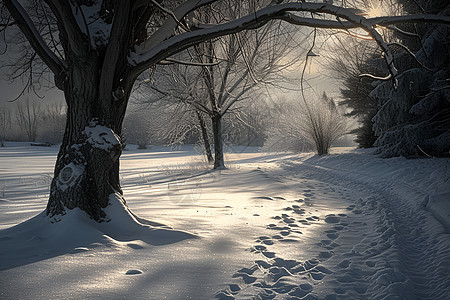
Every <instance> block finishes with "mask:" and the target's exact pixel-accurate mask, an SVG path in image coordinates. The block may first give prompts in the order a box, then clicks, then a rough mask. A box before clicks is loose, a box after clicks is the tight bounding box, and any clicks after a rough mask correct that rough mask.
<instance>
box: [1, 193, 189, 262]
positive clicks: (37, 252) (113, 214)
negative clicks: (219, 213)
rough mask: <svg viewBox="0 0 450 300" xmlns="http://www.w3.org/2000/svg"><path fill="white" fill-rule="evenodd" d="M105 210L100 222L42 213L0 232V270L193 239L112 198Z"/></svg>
mask: <svg viewBox="0 0 450 300" xmlns="http://www.w3.org/2000/svg"><path fill="white" fill-rule="evenodd" d="M105 211H106V213H107V216H108V218H109V219H108V221H106V222H102V223H97V222H96V221H94V220H92V219H90V218H89V217H88V215H87V214H86V213H85V212H83V211H82V210H80V209H78V208H76V209H72V210H67V212H66V214H65V215H64V216H59V217H57V218H55V217H53V218H49V217H48V216H47V215H46V214H45V212H42V213H40V214H39V215H37V216H35V217H33V218H31V219H29V220H27V221H25V222H23V223H21V224H18V225H16V226H13V227H11V228H7V229H3V230H0V241H1V242H2V244H3V246H2V249H1V250H0V255H1V256H2V260H1V261H0V270H7V269H11V268H14V267H17V266H22V265H26V264H29V263H32V262H36V261H41V260H45V259H48V258H51V257H55V256H59V255H63V254H67V253H77V252H84V251H88V250H90V249H92V248H96V247H99V246H108V247H114V246H118V245H120V244H121V243H124V242H130V241H136V240H140V241H142V242H144V243H146V244H149V245H156V246H157V245H165V244H171V243H176V242H179V241H182V240H185V239H188V238H195V236H194V235H192V234H190V233H187V232H183V231H176V230H173V229H171V228H170V227H168V226H165V225H163V224H160V223H156V222H151V221H147V220H144V219H142V218H139V217H137V216H136V215H134V214H133V213H132V212H131V211H130V210H129V209H128V208H127V207H126V206H124V205H123V204H122V203H121V202H120V201H119V199H118V197H116V196H115V195H111V196H110V204H109V206H108V207H107V208H106V209H105Z"/></svg>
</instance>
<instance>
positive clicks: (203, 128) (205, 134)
mask: <svg viewBox="0 0 450 300" xmlns="http://www.w3.org/2000/svg"><path fill="white" fill-rule="evenodd" d="M197 117H198V122H199V124H200V129H201V131H202V139H203V145H204V147H205V153H206V158H207V159H208V162H209V163H210V162H212V161H213V160H214V158H213V156H212V152H211V145H210V144H209V138H208V130H207V129H206V124H205V120H204V119H203V117H202V115H201V114H200V112H198V111H197Z"/></svg>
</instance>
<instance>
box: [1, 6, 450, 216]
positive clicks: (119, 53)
mask: <svg viewBox="0 0 450 300" xmlns="http://www.w3.org/2000/svg"><path fill="white" fill-rule="evenodd" d="M218 1H223V2H226V1H225V0H179V1H165V0H130V1H120V0H71V1H69V0H44V1H38V0H30V1H20V2H19V1H18V0H3V1H2V2H1V3H0V5H1V7H0V12H1V17H2V21H1V22H0V26H1V27H0V30H2V31H3V30H5V28H6V29H7V28H8V27H11V26H18V28H19V29H20V31H21V32H22V33H23V34H24V36H25V37H26V39H27V40H28V42H29V45H30V47H31V48H32V49H33V50H34V51H35V53H36V55H37V56H39V57H40V59H41V60H42V61H43V62H44V64H45V65H46V66H47V67H48V69H49V70H50V71H51V72H52V73H53V74H54V82H55V85H56V87H57V88H59V89H61V90H62V91H63V92H64V96H65V100H66V103H67V109H68V111H67V124H66V129H65V134H64V139H63V143H62V145H61V148H60V152H59V154H58V158H57V162H56V166H55V171H54V178H53V181H52V183H51V192H50V198H49V201H48V205H47V214H48V216H49V217H51V218H57V217H58V216H59V215H63V214H64V213H65V211H66V210H67V209H73V208H75V207H78V208H81V209H82V210H84V211H85V212H86V213H87V214H88V215H89V216H90V217H92V218H93V219H95V220H97V221H102V220H104V219H105V218H106V217H107V216H106V213H105V211H104V210H103V208H105V207H106V206H107V205H108V203H109V202H110V199H111V197H116V198H119V199H121V200H122V201H123V202H124V200H123V197H122V191H121V187H120V182H119V157H120V154H121V151H122V146H121V142H120V138H119V136H120V134H121V130H122V122H123V118H124V115H125V111H126V108H127V104H128V100H129V97H130V94H131V91H132V87H133V84H134V82H135V80H136V78H137V77H138V76H139V74H141V73H142V72H143V71H145V70H147V69H148V68H150V67H152V66H154V65H155V64H157V63H159V62H161V61H162V60H164V59H167V58H169V57H170V56H172V55H174V54H176V53H178V52H180V51H182V50H184V49H186V48H188V47H191V46H193V45H195V44H198V43H200V42H203V41H206V40H209V39H212V38H217V37H219V36H224V35H228V34H232V33H236V32H240V31H243V30H250V29H254V28H257V27H261V26H263V25H264V24H266V23H267V22H268V21H270V20H272V19H281V20H284V21H286V22H290V23H293V24H297V25H302V26H312V27H321V28H340V29H345V30H348V29H351V28H360V29H361V30H363V31H365V32H366V33H367V34H368V35H369V36H370V37H371V38H373V40H374V41H375V42H376V43H377V45H378V46H379V47H380V48H381V50H382V51H383V52H384V58H385V60H386V64H387V68H388V70H389V72H390V76H391V77H392V78H394V80H395V76H396V75H397V71H396V68H395V66H394V62H393V56H392V53H391V51H390V50H389V48H388V46H387V44H386V43H385V42H384V41H383V38H382V35H380V34H379V32H378V26H389V25H393V24H398V23H405V22H423V21H429V22H441V23H450V18H449V17H446V16H436V15H414V16H413V15H409V16H397V17H378V18H366V17H365V16H364V15H361V14H359V13H358V12H355V11H354V10H352V9H348V8H343V7H339V6H335V5H331V4H324V3H312V2H287V1H286V2H285V1H270V2H268V3H267V5H266V6H265V7H263V8H262V9H259V10H255V11H254V12H252V13H251V14H249V15H246V16H243V17H239V18H237V19H234V20H219V22H216V21H215V20H211V23H210V24H206V25H205V24H201V23H200V22H198V20H197V19H196V18H195V14H194V12H196V11H198V10H199V9H201V8H202V7H205V6H207V5H210V4H211V3H214V2H218ZM22 3H24V4H23V5H22ZM25 4H26V5H25ZM37 7H38V8H39V9H36V8H37ZM5 8H6V10H5ZM42 24H47V25H48V26H45V25H44V26H43V25H42ZM112 195H113V196H112ZM114 195H115V196H114Z"/></svg>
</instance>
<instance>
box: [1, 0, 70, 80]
mask: <svg viewBox="0 0 450 300" xmlns="http://www.w3.org/2000/svg"><path fill="white" fill-rule="evenodd" d="M4 3H5V5H6V7H7V8H8V10H9V12H10V14H11V15H12V16H13V18H14V20H15V22H16V23H17V25H18V26H19V28H20V30H21V31H22V32H23V33H24V34H25V36H26V38H27V40H28V41H29V43H30V44H31V46H32V47H33V49H34V50H35V51H36V53H38V54H39V56H40V57H41V58H42V60H43V61H44V62H45V64H46V65H47V66H48V67H49V68H50V70H52V72H53V73H54V74H55V75H59V74H60V73H61V72H62V71H63V70H65V69H66V67H67V64H66V62H65V61H63V60H62V59H60V58H59V57H58V56H56V54H55V53H54V52H53V51H52V50H51V49H50V48H49V47H48V45H47V44H46V43H45V41H44V40H43V39H42V37H41V35H40V34H39V32H38V30H37V29H36V27H35V26H34V24H33V21H32V20H31V19H30V17H29V15H28V13H27V12H26V11H25V9H24V8H23V7H22V5H21V4H20V3H19V2H18V1H17V0H4Z"/></svg>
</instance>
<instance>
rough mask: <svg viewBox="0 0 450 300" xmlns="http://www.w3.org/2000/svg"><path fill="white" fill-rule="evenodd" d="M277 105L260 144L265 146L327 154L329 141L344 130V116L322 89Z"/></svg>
mask: <svg viewBox="0 0 450 300" xmlns="http://www.w3.org/2000/svg"><path fill="white" fill-rule="evenodd" d="M304 100H305V101H303V100H301V101H297V102H294V103H291V104H290V105H282V106H279V107H278V113H277V115H276V116H274V122H273V124H271V126H269V127H268V131H267V133H266V135H267V140H266V142H265V145H264V147H265V148H266V149H269V150H278V151H280V150H281V151H295V152H305V151H309V150H311V149H314V150H315V151H316V152H317V154H318V155H324V154H328V152H329V150H330V148H331V146H332V145H333V143H334V142H335V141H336V140H337V139H338V138H340V137H342V136H343V135H345V134H346V133H347V125H346V123H347V120H346V119H345V117H344V115H343V113H342V112H341V111H340V110H339V109H338V107H337V106H336V103H335V102H334V100H333V99H332V98H329V97H328V96H327V95H326V94H325V93H323V95H322V97H320V98H319V99H314V98H312V97H309V98H306V99H304Z"/></svg>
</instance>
